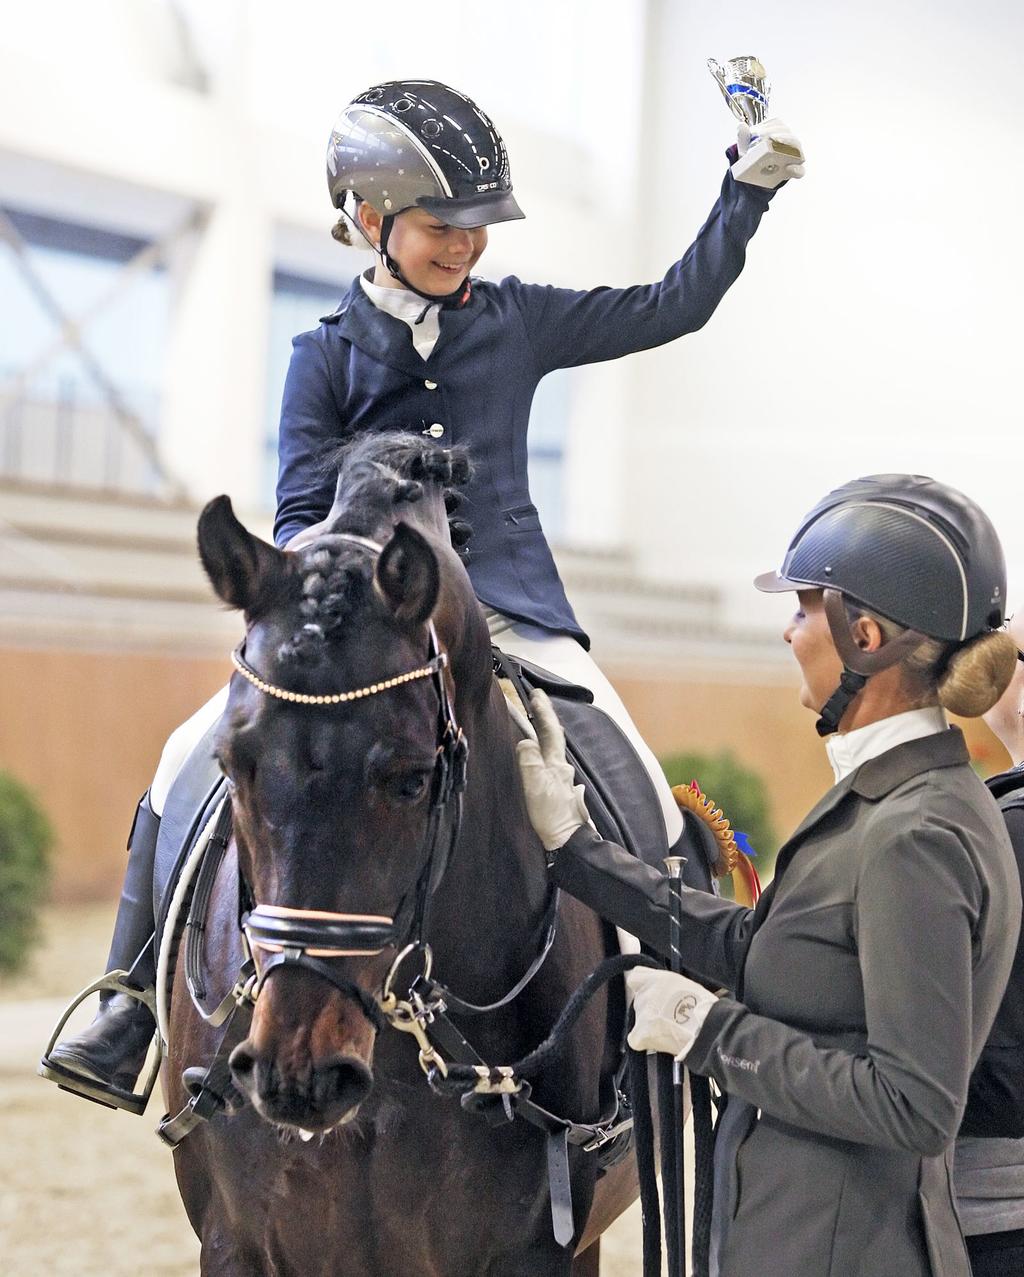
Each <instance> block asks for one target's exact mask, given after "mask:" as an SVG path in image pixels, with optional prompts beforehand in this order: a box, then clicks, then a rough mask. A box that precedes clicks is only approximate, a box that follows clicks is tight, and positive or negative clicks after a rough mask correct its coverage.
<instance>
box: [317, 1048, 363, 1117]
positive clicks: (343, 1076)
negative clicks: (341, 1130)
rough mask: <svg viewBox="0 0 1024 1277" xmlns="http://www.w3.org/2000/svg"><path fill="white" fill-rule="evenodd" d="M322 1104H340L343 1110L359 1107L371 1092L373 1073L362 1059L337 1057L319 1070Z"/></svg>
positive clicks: (318, 1078)
mask: <svg viewBox="0 0 1024 1277" xmlns="http://www.w3.org/2000/svg"><path fill="white" fill-rule="evenodd" d="M317 1084H318V1085H317V1090H318V1092H319V1096H318V1098H319V1099H320V1101H321V1104H324V1105H338V1107H339V1108H341V1109H342V1111H344V1112H347V1111H348V1110H349V1109H354V1108H357V1107H358V1106H359V1105H360V1104H362V1102H363V1100H365V1099H366V1097H367V1096H368V1095H369V1093H370V1089H371V1087H372V1086H373V1075H372V1074H371V1072H370V1070H369V1069H368V1068H367V1067H366V1065H365V1064H363V1063H362V1062H361V1061H360V1060H355V1059H353V1058H352V1057H351V1056H349V1057H335V1059H334V1060H331V1061H328V1062H325V1063H324V1064H323V1065H322V1066H321V1067H320V1068H319V1069H318V1070H317Z"/></svg>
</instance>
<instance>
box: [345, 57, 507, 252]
mask: <svg viewBox="0 0 1024 1277" xmlns="http://www.w3.org/2000/svg"><path fill="white" fill-rule="evenodd" d="M327 184H328V189H329V190H330V193H331V200H332V202H333V203H334V206H335V207H336V208H342V207H343V206H344V201H345V196H346V193H348V192H351V193H352V194H353V195H355V196H357V197H358V198H359V199H362V200H365V201H366V202H367V203H368V204H371V205H372V206H373V207H374V208H375V209H376V210H377V211H378V212H379V213H381V214H383V215H384V216H385V217H387V216H392V217H393V216H397V215H398V214H399V213H401V212H403V211H404V210H405V209H407V208H413V207H416V208H423V209H426V210H427V211H428V212H430V213H433V214H434V215H435V216H436V217H437V218H438V219H439V220H441V221H443V222H445V223H446V224H447V225H449V226H458V227H461V228H463V229H469V228H472V227H476V226H489V225H491V224H492V223H494V222H506V221H511V220H513V219H515V218H521V217H523V215H524V214H523V213H522V211H521V210H520V208H519V205H518V204H517V203H516V200H515V197H514V196H513V194H512V181H511V178H510V176H509V165H508V154H507V152H506V150H505V143H504V142H503V141H502V140H501V134H500V133H499V132H498V130H497V129H496V128H495V127H494V125H493V124H492V123H491V121H490V119H489V118H488V116H486V115H485V114H484V112H483V111H481V110H480V108H479V107H478V106H477V105H476V104H475V103H474V102H472V101H471V100H470V99H469V98H468V97H466V96H465V94H462V93H459V92H457V91H456V90H455V89H451V88H449V87H448V86H447V85H445V84H440V83H438V82H437V81H436V80H389V81H387V82H386V83H384V84H377V85H374V86H373V87H372V88H369V89H367V90H366V92H365V93H360V94H359V96H358V97H357V98H355V99H354V100H353V101H352V102H350V103H349V105H348V106H346V107H345V109H344V110H343V111H342V113H341V115H340V116H339V117H338V119H337V121H336V123H335V125H334V128H333V129H332V130H331V139H330V142H329V144H328V147H327Z"/></svg>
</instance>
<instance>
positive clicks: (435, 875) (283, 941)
mask: <svg viewBox="0 0 1024 1277" xmlns="http://www.w3.org/2000/svg"><path fill="white" fill-rule="evenodd" d="M334 535H335V536H336V537H338V538H339V539H341V540H344V541H348V542H350V543H352V544H354V545H358V546H361V547H362V548H364V549H366V550H369V551H370V553H372V554H373V555H380V554H381V552H382V550H383V547H382V546H380V545H379V544H378V543H377V542H375V541H371V540H369V539H368V538H366V537H359V536H354V535H351V534H348V533H335V534H334ZM427 636H428V638H427V642H428V650H427V661H426V663H425V664H423V665H420V666H417V667H416V668H415V669H412V670H408V671H406V672H404V673H401V674H396V675H393V676H391V677H388V678H384V679H381V680H379V681H378V682H376V683H371V684H368V685H367V686H365V687H359V688H354V689H352V690H350V691H344V692H334V693H328V694H324V695H309V694H306V693H302V692H295V691H292V690H290V689H288V688H283V687H278V686H276V685H275V684H273V683H270V682H268V681H267V680H266V679H264V678H263V677H262V676H261V675H260V674H259V673H258V672H257V671H256V670H255V669H253V667H252V666H251V665H249V663H248V662H247V661H246V659H245V641H244V640H243V641H242V642H241V643H240V644H239V645H238V647H237V648H236V649H235V651H234V652H233V653H232V656H231V659H232V662H233V664H234V666H235V669H236V670H237V672H238V673H239V674H240V675H241V676H242V677H243V678H244V679H246V680H247V681H248V682H249V683H250V684H251V685H252V686H253V687H255V688H256V690H257V691H259V692H260V693H261V694H262V695H264V696H270V697H273V698H274V699H276V700H281V701H287V702H289V703H291V704H295V705H302V706H336V705H344V704H349V703H351V702H353V701H359V700H363V699H365V698H367V697H370V696H376V695H379V694H380V693H382V692H386V691H390V690H391V689H392V688H395V687H401V686H404V685H405V684H406V683H412V682H415V681H417V680H419V679H426V678H429V679H430V680H431V681H432V682H433V685H434V690H435V692H436V695H437V733H436V748H435V756H434V770H433V775H432V779H431V788H430V807H429V811H428V815H427V827H426V831H425V833H424V838H423V842H422V845H421V855H420V869H419V873H418V875H417V878H416V881H415V883H414V885H413V887H412V888H411V889H410V890H409V891H408V892H407V893H406V895H405V896H404V897H403V898H402V900H401V901H400V902H399V904H398V907H397V908H396V910H395V913H394V915H393V916H387V915H382V914H366V913H354V912H352V913H350V912H345V913H337V912H332V911H329V910H325V909H294V908H291V907H289V906H287V905H279V904H261V903H258V902H256V901H255V899H254V898H253V897H252V895H251V892H250V893H249V898H250V899H253V904H252V907H251V908H250V909H249V910H248V911H246V912H244V913H243V914H242V918H241V926H242V932H243V935H244V938H245V943H246V947H247V949H248V956H249V957H250V958H251V960H252V962H253V964H254V966H255V969H256V974H257V980H256V985H255V989H254V994H253V996H255V995H257V994H258V992H259V989H260V988H261V987H262V985H263V984H265V983H266V981H267V979H268V978H269V977H270V976H271V975H272V974H273V973H274V972H275V971H278V970H280V969H281V968H283V967H293V968H294V967H302V968H305V969H306V970H309V971H313V972H315V973H316V974H317V975H319V976H321V977H322V978H323V979H325V980H327V981H328V983H330V984H332V985H333V986H334V987H335V988H336V989H338V990H339V991H340V992H342V993H344V994H346V995H348V996H350V997H352V998H353V999H354V1000H355V1001H356V1002H357V1003H358V1004H359V1006H360V1007H361V1008H362V1010H363V1013H364V1014H365V1015H366V1017H367V1018H368V1019H369V1020H370V1021H371V1022H372V1023H373V1024H374V1026H375V1027H376V1028H380V1027H381V1024H382V1022H383V1021H382V1016H381V1011H380V1007H379V1005H378V1003H377V1001H376V999H375V998H373V997H372V996H371V995H370V994H368V993H367V992H366V990H364V989H363V988H362V987H361V986H360V985H358V984H356V983H355V982H354V981H352V980H349V979H347V978H345V977H344V976H343V975H342V974H341V973H340V972H339V971H338V970H337V968H336V967H335V966H334V965H333V964H334V961H335V960H336V959H339V958H350V957H356V956H367V957H369V956H375V955H377V954H380V953H383V952H384V951H385V950H387V949H394V950H397V951H398V957H397V958H396V960H395V963H394V966H393V968H392V973H391V976H389V980H390V979H391V978H393V975H394V970H395V968H397V966H398V965H399V963H401V962H402V961H404V960H405V958H406V957H407V956H409V955H410V954H411V953H413V952H414V951H418V952H421V953H423V955H424V958H423V961H424V966H425V967H426V966H428V964H429V949H428V947H427V946H426V942H425V939H424V936H425V933H426V929H427V923H428V914H429V908H430V901H431V897H432V896H433V894H434V892H435V891H436V890H437V888H438V886H439V885H440V883H441V880H442V879H443V878H444V875H445V872H446V870H447V868H448V864H449V862H450V860H451V855H452V851H453V849H454V847H455V844H456V842H457V840H458V836H459V830H460V828H461V825H462V795H463V790H464V789H465V785H466V762H467V758H468V753H469V750H468V744H467V742H466V738H465V736H464V735H463V732H462V729H461V728H460V727H459V725H458V721H457V720H456V717H455V708H454V705H453V703H452V698H451V695H450V693H449V690H448V682H447V679H446V678H445V670H446V669H447V668H448V655H447V653H446V652H444V651H442V650H441V647H440V644H439V642H438V638H437V631H436V630H435V628H434V624H433V622H432V621H431V622H428V624H427Z"/></svg>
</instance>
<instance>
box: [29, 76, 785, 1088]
mask: <svg viewBox="0 0 1024 1277" xmlns="http://www.w3.org/2000/svg"><path fill="white" fill-rule="evenodd" d="M740 134H741V136H740V143H739V145H740V147H741V148H743V149H744V150H745V149H746V147H747V145H749V142H750V136H749V130H745V129H743V128H742V127H741V130H740ZM758 135H759V136H762V137H765V136H767V137H773V138H776V139H783V138H784V139H786V140H787V141H788V142H789V143H790V144H791V145H793V144H795V139H794V138H793V137H792V135H791V134H790V133H789V130H788V129H787V128H786V126H785V125H784V124H782V123H781V122H780V121H778V120H769V121H766V122H765V123H764V124H762V125H760V126H759V134H758ZM796 154H797V155H799V148H797V150H796ZM737 158H738V152H737V148H735V147H733V148H730V159H731V160H732V161H733V162H735V160H736V159H737ZM327 169H328V183H329V188H330V194H331V199H332V201H333V203H334V205H335V207H336V208H338V209H340V210H341V211H342V218H341V220H340V221H339V224H338V227H337V228H336V235H337V237H338V238H346V231H347V227H349V226H351V227H354V228H355V230H356V231H357V232H358V234H359V235H360V236H361V237H362V238H363V239H364V240H365V241H366V242H367V243H368V244H369V245H370V246H371V247H372V248H373V250H374V252H375V253H376V254H377V256H378V258H379V260H378V262H377V263H376V265H375V266H374V268H373V269H372V270H371V271H367V272H366V273H365V274H364V275H362V276H360V277H359V278H358V279H356V280H355V281H354V282H353V284H352V286H351V288H350V289H349V291H348V293H347V295H346V296H345V298H344V299H343V301H342V302H341V305H340V306H339V307H338V309H337V310H336V311H335V312H334V313H333V314H332V315H329V316H327V317H326V318H325V319H324V320H323V321H322V323H321V325H320V327H319V328H318V329H316V330H314V331H313V332H309V333H303V334H301V335H300V336H299V337H297V338H296V339H295V343H294V353H293V355H292V360H291V366H290V368H289V372H288V378H287V382H286V385H285V392H284V403H283V407H282V416H281V432H280V477H279V482H278V510H277V519H276V522H275V529H274V536H275V540H276V542H277V544H278V545H281V546H285V545H288V544H289V543H293V542H294V541H295V539H297V538H298V537H300V536H302V535H303V534H304V532H305V530H308V529H309V528H310V527H311V526H312V525H315V524H316V523H317V522H318V521H320V520H322V519H323V518H324V517H325V516H326V514H327V512H328V511H329V509H330V506H331V501H332V497H333V494H334V482H333V480H332V478H331V476H330V475H329V474H327V473H325V471H324V469H323V466H322V463H323V459H324V457H325V456H326V455H327V454H328V453H329V452H330V451H331V449H332V447H333V446H335V445H337V444H338V443H339V442H341V441H343V440H344V439H345V438H347V437H349V436H350V435H351V434H353V433H355V432H359V431H366V430H395V429H412V430H415V431H417V432H422V433H423V434H424V435H426V436H428V437H429V438H433V439H436V440H437V441H438V442H439V443H440V444H441V445H448V444H450V443H461V444H466V445H468V446H469V447H470V451H471V456H472V460H473V463H474V475H473V478H472V479H471V481H470V484H469V487H468V489H467V507H466V518H467V520H468V522H469V524H470V525H471V527H472V530H473V539H472V543H471V545H470V546H469V547H468V550H467V558H466V567H467V570H468V572H469V576H470V578H471V580H472V582H473V586H474V589H475V590H476V593H477V595H478V597H479V598H480V600H481V602H482V603H483V605H484V607H485V608H486V609H487V614H488V620H489V622H490V626H491V630H492V634H493V636H494V638H495V640H496V641H497V642H498V643H499V644H500V646H501V647H502V648H503V649H504V650H506V651H507V652H509V653H510V654H511V655H514V656H521V657H523V658H525V659H527V660H530V661H533V662H535V663H536V664H538V665H541V666H543V667H545V668H546V669H548V670H551V671H552V672H553V673H555V674H557V675H559V676H560V677H562V678H565V679H567V680H569V681H571V682H574V683H578V684H583V685H584V686H586V687H588V688H590V689H591V691H592V692H593V693H594V697H595V701H596V703H597V704H598V705H599V706H600V707H601V708H602V709H603V710H604V711H605V712H606V713H608V714H609V716H610V717H611V718H613V719H614V720H615V721H616V722H617V723H618V724H619V726H620V727H622V728H623V730H624V731H625V733H626V735H627V736H628V737H629V738H630V739H631V741H632V742H633V744H634V746H635V747H636V749H637V751H638V753H639V754H640V757H641V759H642V760H643V761H644V764H645V766H646V768H647V770H648V771H649V772H650V774H651V778H652V780H653V781H654V784H655V787H656V789H657V792H658V796H659V800H660V803H661V807H662V811H663V814H664V817H665V824H666V832H667V835H668V841H669V844H672V843H674V842H675V841H676V839H677V838H678V837H679V834H680V832H681V829H682V820H681V817H680V814H679V812H678V810H677V808H676V806H675V803H674V801H673V799H672V795H671V791H670V790H669V787H668V785H667V783H666V781H665V779H664V776H663V775H662V773H661V770H660V768H659V767H658V764H657V761H656V759H655V758H654V756H653V754H652V753H651V752H650V750H649V749H648V748H647V746H646V745H645V744H644V742H643V741H642V739H641V738H640V735H639V733H638V732H637V730H636V728H635V726H634V725H633V723H632V721H631V720H630V718H629V715H628V713H627V711H626V709H625V707H624V706H623V705H622V702H621V701H620V700H619V698H618V696H617V695H616V693H615V691H614V690H613V689H612V687H611V685H610V684H609V683H608V681H607V679H605V677H604V676H603V674H602V673H601V672H600V670H599V669H598V668H597V666H596V665H595V663H594V662H593V660H592V659H591V658H590V656H589V655H588V653H587V648H588V646H589V640H588V638H587V636H586V634H585V633H584V632H583V631H582V630H581V628H580V626H579V624H578V622H577V620H576V617H575V615H574V613H573V610H572V607H571V606H570V604H569V602H568V600H567V598H566V596H565V591H564V589H563V586H562V582H561V580H560V579H559V576H558V572H557V569H556V568H555V564H554V561H553V559H552V556H551V551H550V549H549V548H548V544H547V541H546V539H545V536H544V532H543V530H542V528H541V525H540V520H539V518H538V514H537V510H536V508H535V507H534V505H533V504H532V502H531V500H530V492H529V484H528V477H527V447H526V436H527V427H528V424H529V414H530V404H531V401H532V399H533V395H534V392H535V390H536V387H537V384H538V382H539V381H540V379H541V378H542V377H543V376H544V375H545V374H546V373H548V372H551V371H553V370H554V369H556V368H570V367H575V366H578V365H580V364H587V363H596V362H599V361H602V360H607V359H615V358H618V357H619V356H621V355H626V354H630V353H632V352H633V351H639V350H645V349H648V348H650V347H653V346H659V345H663V344H664V343H666V342H669V341H672V340H674V339H675V338H677V337H680V336H682V335H683V334H685V333H689V332H693V331H695V330H696V329H698V328H700V327H702V326H703V325H704V324H705V323H706V322H707V320H708V319H709V318H710V317H711V315H712V313H713V312H714V310H715V308H716V307H717V305H718V303H719V302H720V301H721V299H722V297H723V296H724V294H725V292H726V290H727V289H728V288H729V286H730V285H731V284H732V283H733V281H734V280H735V279H736V277H737V276H738V275H739V273H740V271H741V270H742V268H743V264H744V259H745V252H746V245H747V242H748V241H749V240H750V238H751V237H752V236H753V234H754V232H755V231H756V230H757V227H758V224H759V222H760V220H761V217H762V216H763V214H764V212H765V211H766V209H767V207H768V203H769V201H770V199H771V198H772V195H773V191H770V190H765V189H763V188H761V187H759V186H754V185H749V184H746V183H744V182H741V181H737V180H735V179H734V177H733V176H732V173H731V172H727V173H726V175H725V180H724V182H723V185H722V189H721V194H720V195H719V198H718V200H717V201H716V203H715V205H714V207H713V208H712V210H711V213H710V215H709V217H708V219H707V221H706V222H705V224H704V226H703V227H702V228H701V230H700V232H699V233H698V236H697V239H696V240H695V241H694V243H693V245H691V247H690V248H689V249H688V250H687V251H686V253H684V255H683V256H682V258H681V260H680V261H678V262H677V263H675V264H674V265H673V266H671V267H670V268H669V270H668V272H667V274H666V275H665V277H664V279H663V280H661V281H660V282H659V283H656V284H650V285H637V286H634V287H631V288H623V289H613V288H596V289H593V290H591V291H587V292H575V291H572V290H569V289H563V288H554V287H550V286H544V285H536V284H524V283H522V282H521V281H520V280H519V279H517V278H515V277H514V276H510V277H508V278H507V279H504V280H502V281H501V282H500V283H491V282H490V281H487V280H483V279H478V278H476V277H472V276H471V274H470V272H471V271H472V269H473V268H474V266H475V265H476V263H477V261H478V260H479V258H480V256H481V254H482V253H483V251H484V249H485V247H486V245H487V229H486V228H487V226H489V225H491V224H493V223H495V222H502V221H509V220H512V219H516V218H521V217H522V216H523V213H522V212H521V211H520V209H519V206H518V204H517V203H516V200H515V197H514V196H513V194H512V184H511V181H510V178H509V166H508V158H507V155H506V151H505V146H504V143H503V142H502V139H501V137H500V135H499V134H498V132H497V130H496V129H495V127H494V125H493V124H492V123H491V121H490V119H489V118H488V117H487V116H486V115H485V114H484V113H483V112H482V111H481V110H480V109H479V108H478V107H477V106H476V105H475V104H474V103H473V102H471V101H470V100H469V99H468V98H467V97H465V96H464V95H463V94H461V93H458V92H456V91H455V90H453V89H450V88H448V87H446V86H445V85H442V84H438V83H436V82H433V81H425V80H419V81H395V82H389V83H386V84H381V85H377V86H375V87H374V88H371V89H368V90H367V91H366V92H365V93H362V94H360V95H359V97H357V98H356V99H355V100H354V101H353V102H351V103H350V104H349V105H348V106H347V107H346V108H345V109H344V110H343V111H342V113H341V115H340V117H339V118H338V121H337V123H336V125H335V127H334V129H333V131H332V133H331V138H330V144H329V148H328V154H327ZM802 175H803V165H802V163H800V162H799V161H798V160H796V159H794V160H793V161H791V162H790V163H789V164H787V165H786V166H784V167H782V168H780V171H779V174H778V182H779V183H782V182H783V181H785V180H786V179H787V178H790V177H801V176H802ZM223 704H224V697H223V695H219V696H217V697H214V698H213V700H212V701H211V702H209V704H208V705H207V706H205V707H204V708H203V710H201V711H199V713H198V714H197V715H195V716H194V717H193V719H191V720H189V722H188V723H186V724H185V725H184V726H183V727H182V728H179V729H178V731H177V732H176V733H175V734H174V736H172V738H171V740H170V741H169V742H168V745H167V747H166V748H165V751H164V755H163V757H162V759H161V763H160V767H159V768H158V771H157V775H156V777H155V779H154V782H153V785H152V786H151V788H150V790H149V792H148V794H147V795H146V797H144V798H143V800H142V803H141V804H140V807H139V811H138V814H137V816H136V821H135V824H134V826H133V833H132V837H131V839H130V852H131V854H130V857H129V865H128V871H127V874H126V881H125V889H124V894H123V895H122V900H121V906H120V908H119V911H118V917H117V922H116V926H115V933H114V939H113V944H112V947H111V952H110V957H109V959H108V970H112V969H115V968H119V967H121V968H125V969H128V968H130V969H131V978H132V981H133V982H134V983H136V984H138V985H139V986H140V987H151V986H152V985H153V982H154V978H155V971H154V958H153V953H152V945H151V944H150V937H151V934H152V931H153V918H152V906H151V896H152V887H151V880H152V865H153V849H154V847H155V844H156V838H157V832H158V829H159V820H160V813H161V811H162V806H163V801H164V798H165V797H166V794H167V791H168V789H169V786H170V783H171V781H172V780H173V779H174V776H175V774H176V772H177V770H178V768H179V766H180V764H181V762H182V761H183V759H184V757H185V756H187V754H188V752H189V751H190V750H191V748H192V747H193V746H194V745H195V743H196V742H197V741H198V740H199V739H200V737H201V736H202V734H203V732H204V731H205V729H206V728H207V727H208V726H209V725H210V724H211V723H212V722H213V721H214V720H215V719H216V718H217V717H219V715H220V713H221V710H222V708H223ZM152 1028H153V1026H152V1020H151V1017H150V1015H149V1012H148V1011H147V1010H146V1008H145V1006H143V1005H142V1004H141V1003H140V1002H137V1001H136V1000H134V999H132V998H130V997H129V996H127V995H124V994H116V995H114V996H111V997H108V998H107V999H106V1000H105V1002H104V1003H103V1005H102V1007H101V1011H100V1014H99V1015H97V1017H96V1019H95V1020H94V1021H93V1024H92V1025H91V1026H90V1027H89V1028H88V1029H87V1030H85V1031H84V1032H83V1033H81V1034H79V1035H78V1036H77V1037H75V1038H72V1039H68V1040H67V1041H65V1042H64V1043H62V1044H60V1045H58V1046H57V1047H56V1048H55V1049H54V1050H53V1051H52V1052H51V1053H50V1056H49V1057H48V1058H47V1059H46V1060H45V1061H44V1067H45V1068H46V1069H48V1072H47V1073H46V1076H50V1077H51V1078H52V1079H53V1080H55V1081H58V1082H60V1084H61V1085H64V1086H66V1087H68V1088H69V1089H75V1086H76V1078H84V1079H86V1083H87V1086H88V1088H89V1093H90V1094H93V1095H94V1096H95V1093H96V1088H97V1086H99V1087H100V1088H102V1087H104V1086H105V1085H106V1084H108V1083H109V1084H111V1085H112V1086H113V1088H114V1089H113V1091H111V1098H112V1102H114V1103H116V1102H118V1096H117V1094H116V1092H117V1091H118V1090H121V1091H123V1090H124V1089H125V1088H129V1089H130V1087H131V1085H132V1084H133V1083H134V1080H135V1078H136V1077H137V1075H138V1072H139V1070H140V1069H141V1066H142V1062H143V1059H144V1056H145V1048H146V1045H147V1043H148V1040H149V1037H150V1035H151V1033H152Z"/></svg>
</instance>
